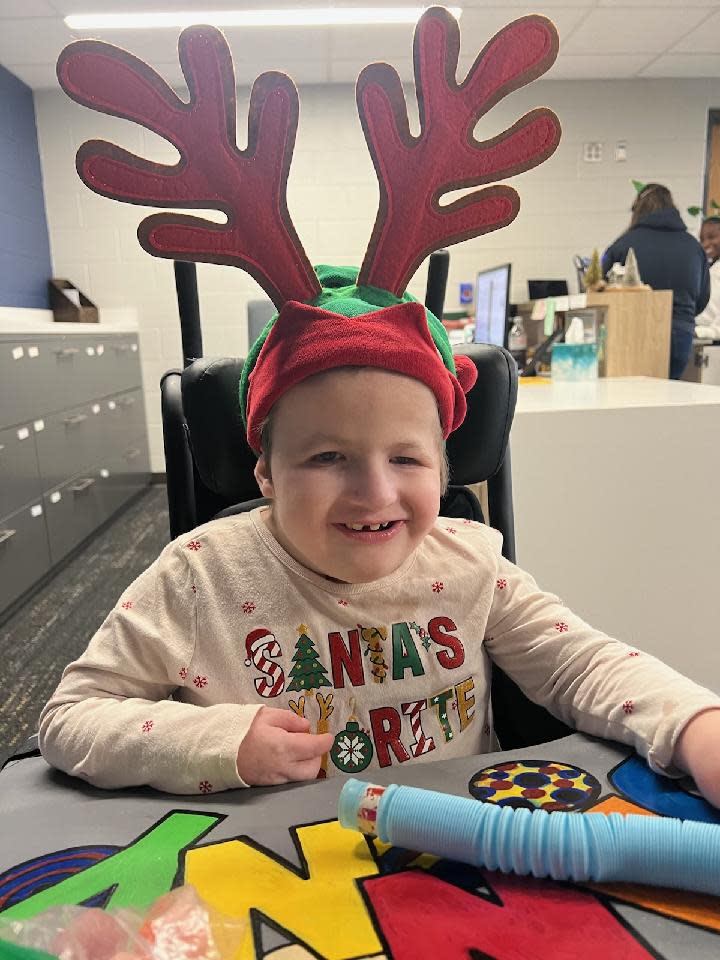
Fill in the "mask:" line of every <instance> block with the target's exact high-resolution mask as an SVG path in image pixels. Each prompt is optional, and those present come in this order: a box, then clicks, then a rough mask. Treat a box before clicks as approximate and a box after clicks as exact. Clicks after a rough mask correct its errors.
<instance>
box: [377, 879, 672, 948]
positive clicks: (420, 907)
mask: <svg viewBox="0 0 720 960" xmlns="http://www.w3.org/2000/svg"><path fill="white" fill-rule="evenodd" d="M439 866H443V867H445V866H446V864H444V863H442V862H441V864H440V865H439ZM471 869H472V868H470V867H465V866H462V865H461V864H455V865H453V866H452V867H449V868H448V869H447V870H446V871H445V872H446V873H448V874H449V876H447V878H446V879H440V877H436V876H432V875H431V874H428V873H426V872H425V871H424V870H410V871H407V872H403V873H393V874H390V875H389V876H385V877H371V878H369V879H367V880H363V881H362V884H363V887H364V889H365V894H366V896H367V897H368V899H369V901H370V904H371V906H372V909H373V912H374V914H375V916H376V917H377V919H378V923H379V926H380V929H381V930H382V932H383V936H384V937H385V940H386V942H387V945H388V950H387V955H388V956H390V957H394V958H395V960H417V958H418V957H442V958H443V960H468V957H472V956H480V957H492V958H493V960H516V958H517V957H582V958H583V960H606V958H607V957H622V958H623V960H650V957H651V956H654V955H655V954H652V955H651V954H650V953H649V952H648V951H647V950H646V949H645V947H644V946H643V945H642V943H639V942H638V941H637V940H636V939H635V937H634V936H633V935H632V932H631V931H630V930H627V929H626V928H625V927H624V926H623V925H622V923H621V922H620V921H619V920H618V918H617V917H616V916H614V914H612V913H611V912H610V911H609V910H608V909H607V908H606V907H605V906H603V904H602V903H600V902H598V900H597V898H596V897H595V896H593V894H592V893H589V892H586V891H583V890H576V889H574V888H573V887H569V886H568V887H566V886H563V885H560V884H557V883H553V881H551V880H535V878H534V877H515V876H503V874H501V873H485V874H484V877H483V874H481V873H480V871H475V873H476V876H477V880H476V884H477V886H480V884H481V883H482V881H483V879H484V880H485V882H486V883H487V884H488V885H489V886H490V887H491V888H492V891H493V892H492V893H491V897H492V899H488V898H487V897H484V896H482V895H478V894H474V893H468V892H467V889H461V888H460V887H459V886H455V885H454V883H453V879H454V877H453V873H456V874H458V880H459V881H460V882H462V881H463V880H464V881H465V883H464V884H463V886H465V885H466V884H467V880H468V877H467V875H468V872H469V871H470V870H471ZM463 872H464V873H465V876H464V877H463Z"/></svg>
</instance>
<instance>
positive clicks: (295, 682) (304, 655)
mask: <svg viewBox="0 0 720 960" xmlns="http://www.w3.org/2000/svg"><path fill="white" fill-rule="evenodd" d="M307 630H308V628H307V627H306V626H305V624H304V623H301V624H300V626H299V627H298V633H299V634H300V636H299V637H298V640H297V643H296V644H295V655H294V656H293V664H294V665H293V668H292V670H291V671H290V676H291V677H292V683H291V684H290V685H289V686H288V688H287V689H288V690H317V689H318V688H319V687H331V686H332V684H331V683H330V681H329V680H328V678H327V670H326V669H325V667H324V666H323V665H322V663H321V662H320V657H319V656H318V652H317V650H316V649H315V644H314V643H313V642H312V640H311V639H310V637H309V636H308V633H307Z"/></svg>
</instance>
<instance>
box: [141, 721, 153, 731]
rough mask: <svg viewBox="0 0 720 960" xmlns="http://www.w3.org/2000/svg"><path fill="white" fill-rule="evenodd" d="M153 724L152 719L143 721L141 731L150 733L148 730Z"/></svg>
mask: <svg viewBox="0 0 720 960" xmlns="http://www.w3.org/2000/svg"><path fill="white" fill-rule="evenodd" d="M153 725H154V721H153V720H146V721H145V723H144V724H143V725H142V732H143V733H150V731H151V730H152V728H153Z"/></svg>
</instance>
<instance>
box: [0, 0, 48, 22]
mask: <svg viewBox="0 0 720 960" xmlns="http://www.w3.org/2000/svg"><path fill="white" fill-rule="evenodd" d="M9 17H23V18H26V17H57V10H55V9H54V8H53V7H52V6H51V5H50V4H49V3H48V0H3V4H2V10H0V19H3V20H5V19H8V18H9Z"/></svg>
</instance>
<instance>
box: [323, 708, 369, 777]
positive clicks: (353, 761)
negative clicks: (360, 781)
mask: <svg viewBox="0 0 720 960" xmlns="http://www.w3.org/2000/svg"><path fill="white" fill-rule="evenodd" d="M372 758H373V745H372V740H371V739H370V737H369V736H368V735H367V734H366V733H364V732H363V731H362V730H361V729H360V724H359V723H358V722H357V720H348V722H347V724H346V726H345V729H344V730H341V731H340V733H338V734H337V736H336V737H335V742H334V743H333V745H332V749H331V750H330V759H331V760H332V762H333V763H334V764H335V766H336V767H337V768H338V770H342V772H343V773H359V772H360V771H361V770H364V769H365V768H366V767H367V766H368V765H369V764H370V761H371V760H372Z"/></svg>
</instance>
